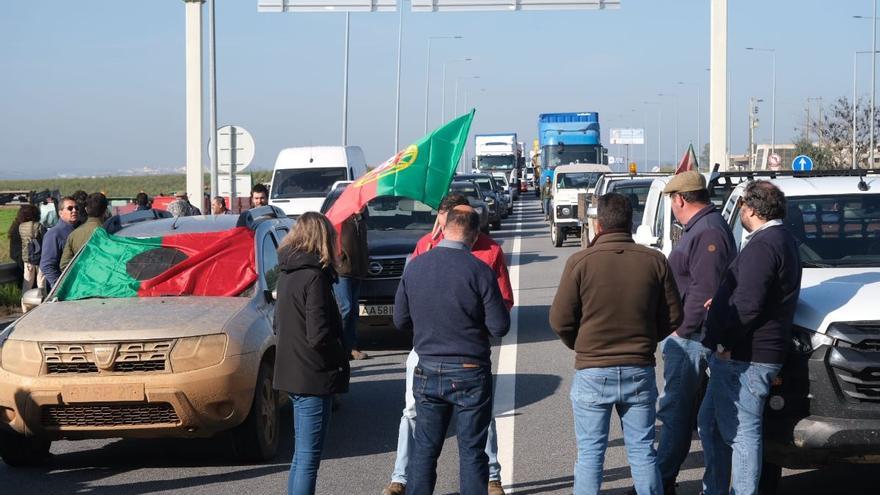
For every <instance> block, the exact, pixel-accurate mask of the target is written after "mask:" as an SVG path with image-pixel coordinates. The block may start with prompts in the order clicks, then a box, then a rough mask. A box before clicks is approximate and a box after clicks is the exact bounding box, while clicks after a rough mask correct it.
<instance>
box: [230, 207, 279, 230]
mask: <svg viewBox="0 0 880 495" xmlns="http://www.w3.org/2000/svg"><path fill="white" fill-rule="evenodd" d="M267 218H287V215H286V214H285V213H284V210H282V209H281V208H278V207H277V206H271V205H269V206H258V207H257V208H251V209H250V210H247V211H244V212H242V213H241V214H240V215H239V216H238V222H236V223H235V226H236V227H247V228H249V229H253V228H254V227H255V226H256V225H257V224H258V223H260V221H261V220H265V219H267Z"/></svg>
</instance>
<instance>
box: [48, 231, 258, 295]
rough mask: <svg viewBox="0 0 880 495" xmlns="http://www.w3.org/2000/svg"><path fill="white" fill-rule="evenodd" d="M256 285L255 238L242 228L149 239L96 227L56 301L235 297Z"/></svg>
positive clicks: (66, 278) (63, 282) (65, 279)
mask: <svg viewBox="0 0 880 495" xmlns="http://www.w3.org/2000/svg"><path fill="white" fill-rule="evenodd" d="M256 280H257V270H256V267H255V262H254V233H253V231H251V230H250V229H248V228H246V227H236V228H234V229H232V230H226V231H222V232H204V233H195V234H174V235H168V236H164V237H148V238H134V237H121V236H115V235H111V234H108V233H107V231H106V230H104V229H103V228H98V229H96V230H95V233H94V234H92V237H91V239H89V242H88V243H87V244H86V245H85V247H83V249H82V252H81V253H80V254H79V256H77V258H76V260H75V261H74V264H73V266H71V267H70V271H69V272H68V274H67V276H65V277H64V280H63V281H62V283H61V286H60V287H59V288H58V292H57V296H58V299H59V300H61V301H72V300H76V299H86V298H89V297H159V296H237V295H238V294H240V293H241V292H242V291H244V290H245V289H247V288H248V287H249V286H250V285H251V284H253V283H254V281H256Z"/></svg>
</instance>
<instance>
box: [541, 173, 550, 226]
mask: <svg viewBox="0 0 880 495" xmlns="http://www.w3.org/2000/svg"><path fill="white" fill-rule="evenodd" d="M551 199H553V184H551V183H550V177H547V180H545V181H544V185H543V186H541V206H543V208H544V220H550V200H551Z"/></svg>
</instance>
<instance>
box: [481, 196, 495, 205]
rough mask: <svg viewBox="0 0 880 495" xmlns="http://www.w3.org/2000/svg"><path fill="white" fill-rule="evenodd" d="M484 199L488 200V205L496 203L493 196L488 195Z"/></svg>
mask: <svg viewBox="0 0 880 495" xmlns="http://www.w3.org/2000/svg"><path fill="white" fill-rule="evenodd" d="M483 200H484V201H485V202H486V204H487V205H491V204H493V203H495V200H494V199H492V196H486V197H485V198H483Z"/></svg>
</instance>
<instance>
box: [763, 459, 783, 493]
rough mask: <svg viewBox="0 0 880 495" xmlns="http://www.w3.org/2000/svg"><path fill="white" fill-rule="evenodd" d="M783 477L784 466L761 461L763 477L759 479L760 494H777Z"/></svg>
mask: <svg viewBox="0 0 880 495" xmlns="http://www.w3.org/2000/svg"><path fill="white" fill-rule="evenodd" d="M780 479H782V466H779V465H777V464H773V463H770V462H767V459H764V462H762V463H761V479H760V480H758V495H775V493H776V490H777V489H778V488H779V480H780Z"/></svg>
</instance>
